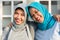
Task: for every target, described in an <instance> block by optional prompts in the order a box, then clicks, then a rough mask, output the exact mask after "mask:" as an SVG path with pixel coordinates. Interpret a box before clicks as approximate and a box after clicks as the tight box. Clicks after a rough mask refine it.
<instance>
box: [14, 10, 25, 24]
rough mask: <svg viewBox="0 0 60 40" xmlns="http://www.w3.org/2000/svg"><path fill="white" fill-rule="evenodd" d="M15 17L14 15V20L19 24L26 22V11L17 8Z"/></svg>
mask: <svg viewBox="0 0 60 40" xmlns="http://www.w3.org/2000/svg"><path fill="white" fill-rule="evenodd" d="M13 17H14V21H15V23H16V24H18V25H19V24H22V23H23V22H24V19H25V14H24V11H23V10H21V9H17V10H15V12H14V16H13Z"/></svg>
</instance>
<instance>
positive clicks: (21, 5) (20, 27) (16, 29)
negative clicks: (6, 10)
mask: <svg viewBox="0 0 60 40" xmlns="http://www.w3.org/2000/svg"><path fill="white" fill-rule="evenodd" d="M17 7H20V8H22V9H23V10H24V13H25V20H24V22H23V23H22V24H20V25H17V24H16V23H15V21H14V18H13V27H12V29H13V30H14V31H21V30H23V29H24V28H25V24H26V17H27V13H26V11H25V7H26V5H25V4H23V3H22V4H18V5H16V6H15V8H14V10H15V9H16V8H17Z"/></svg>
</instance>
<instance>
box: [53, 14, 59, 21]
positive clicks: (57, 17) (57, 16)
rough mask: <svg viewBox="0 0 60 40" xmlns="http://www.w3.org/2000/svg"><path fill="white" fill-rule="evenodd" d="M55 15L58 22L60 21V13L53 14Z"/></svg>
mask: <svg viewBox="0 0 60 40" xmlns="http://www.w3.org/2000/svg"><path fill="white" fill-rule="evenodd" d="M53 17H54V18H55V19H56V20H57V21H58V22H60V15H58V14H55V15H53Z"/></svg>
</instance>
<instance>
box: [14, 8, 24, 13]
mask: <svg viewBox="0 0 60 40" xmlns="http://www.w3.org/2000/svg"><path fill="white" fill-rule="evenodd" d="M15 13H20V14H21V13H24V11H23V10H20V9H18V10H16V11H15Z"/></svg>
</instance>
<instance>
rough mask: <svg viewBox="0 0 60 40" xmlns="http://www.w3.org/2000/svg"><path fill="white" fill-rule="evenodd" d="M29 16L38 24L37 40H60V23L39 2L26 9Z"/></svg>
mask: <svg viewBox="0 0 60 40" xmlns="http://www.w3.org/2000/svg"><path fill="white" fill-rule="evenodd" d="M26 11H27V13H28V16H30V17H31V18H32V19H33V20H34V21H35V22H36V23H37V27H38V29H37V30H36V35H35V40H60V35H59V32H60V31H59V30H60V29H59V23H58V22H57V21H56V20H55V18H54V17H53V16H51V14H50V13H49V12H48V10H47V9H46V8H45V7H44V5H42V4H41V3H38V2H32V3H31V4H30V5H29V6H27V7H26Z"/></svg>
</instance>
